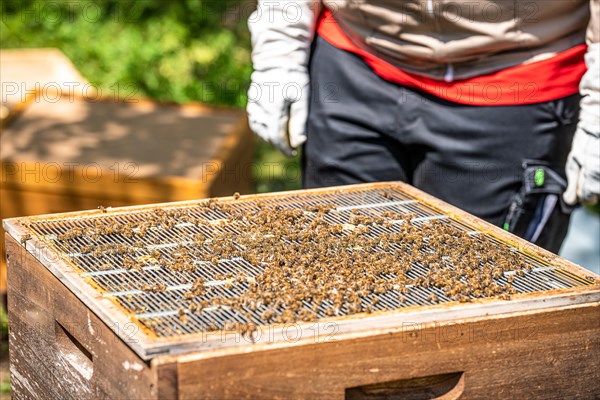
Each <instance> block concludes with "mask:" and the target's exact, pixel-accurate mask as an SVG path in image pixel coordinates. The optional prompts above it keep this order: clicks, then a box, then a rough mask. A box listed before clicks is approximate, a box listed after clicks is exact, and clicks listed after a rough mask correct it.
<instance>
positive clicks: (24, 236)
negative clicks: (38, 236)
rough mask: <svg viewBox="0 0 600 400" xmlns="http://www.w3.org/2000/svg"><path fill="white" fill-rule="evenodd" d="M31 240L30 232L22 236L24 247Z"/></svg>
mask: <svg viewBox="0 0 600 400" xmlns="http://www.w3.org/2000/svg"><path fill="white" fill-rule="evenodd" d="M29 240H31V235H30V234H29V233H27V234H25V235H23V236H21V244H22V245H23V247H27V242H28V241H29Z"/></svg>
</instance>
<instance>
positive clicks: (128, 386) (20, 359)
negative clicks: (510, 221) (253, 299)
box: [4, 183, 600, 399]
mask: <svg viewBox="0 0 600 400" xmlns="http://www.w3.org/2000/svg"><path fill="white" fill-rule="evenodd" d="M258 202H260V203H262V204H267V205H272V206H276V205H279V206H281V207H283V208H291V209H302V207H303V206H305V205H310V206H311V207H317V206H318V205H319V204H332V205H333V207H334V208H333V209H332V210H331V211H329V214H327V218H330V220H331V221H334V220H335V221H340V222H341V223H344V224H345V225H344V226H346V225H348V224H349V222H348V220H347V219H348V218H349V217H348V216H349V215H351V213H353V212H354V211H355V210H359V212H361V213H369V214H371V215H378V214H381V213H382V212H384V211H392V212H395V213H400V214H405V213H411V214H409V215H410V218H412V219H410V224H411V225H413V224H414V226H415V227H416V228H415V229H421V227H423V226H424V225H422V224H427V223H430V221H438V222H437V223H440V224H447V225H449V226H452V227H453V228H452V229H457V231H456V232H458V231H460V232H462V233H461V235H468V236H469V237H471V236H474V237H475V239H474V240H479V241H483V242H485V243H489V244H492V245H493V246H496V247H497V248H498V251H500V252H503V251H504V252H516V253H517V254H518V256H519V257H522V259H523V260H525V262H526V263H527V265H528V268H529V269H528V272H527V273H526V274H524V276H522V277H520V278H518V279H517V280H515V281H514V282H515V283H514V287H515V288H517V289H518V290H517V292H518V293H517V294H515V295H513V296H512V298H511V299H510V300H501V299H499V298H497V297H487V298H474V299H473V300H472V301H471V302H468V303H462V302H457V301H453V300H452V299H450V298H447V297H444V295H442V294H440V302H439V303H437V302H433V301H429V300H428V299H429V297H427V293H430V292H431V291H435V290H437V289H431V288H430V289H424V288H414V287H413V288H412V289H411V290H410V292H409V294H407V295H406V296H407V299H408V300H407V302H406V303H399V302H394V300H393V299H394V298H395V297H394V296H395V295H397V293H395V294H394V293H393V292H394V291H395V290H396V289H393V290H391V291H390V292H386V293H385V294H382V295H374V296H381V297H380V299H381V301H380V302H379V303H378V306H377V308H376V309H375V310H374V312H372V313H359V314H353V315H338V316H336V315H333V316H327V315H326V314H323V313H322V312H321V311H318V318H317V319H316V321H313V322H300V323H289V324H273V323H265V322H264V321H262V322H261V318H262V317H261V316H260V314H251V316H250V317H251V318H256V320H255V321H257V324H258V329H257V330H256V331H255V332H254V333H253V334H247V335H241V334H240V333H237V332H236V331H224V330H223V329H224V326H226V325H223V318H222V317H223V316H226V317H227V318H231V319H236V318H246V317H241V316H240V315H237V314H235V315H234V314H233V311H231V310H228V309H226V308H225V309H221V308H220V307H217V308H206V309H205V310H204V311H202V312H201V313H197V314H194V313H191V314H187V315H186V317H185V319H184V318H182V317H181V315H182V314H181V312H180V310H178V306H179V304H180V302H181V301H182V299H183V298H185V296H184V292H185V291H186V290H189V288H190V285H189V283H190V281H193V280H194V279H195V278H197V277H198V276H204V277H205V278H206V279H205V280H204V281H203V282H204V283H203V285H204V286H205V287H208V286H214V287H216V288H217V289H216V290H217V291H216V292H214V293H216V294H214V296H225V297H226V296H227V293H229V292H227V290H229V289H227V290H226V289H223V287H225V288H226V287H227V286H223V285H225V281H220V280H218V279H219V278H216V276H218V275H214V274H215V273H216V272H217V271H224V270H226V269H227V268H230V270H231V271H234V272H235V273H237V274H241V273H244V274H250V275H252V279H254V280H256V278H257V276H259V275H260V274H261V273H264V270H262V271H263V272H261V270H260V268H261V267H260V266H259V265H258V264H250V263H248V262H247V261H246V260H243V259H230V260H220V261H218V262H217V261H215V262H217V264H215V263H213V262H212V261H211V262H207V261H203V262H202V263H199V264H198V266H196V267H194V269H193V271H188V272H186V273H181V272H174V271H172V270H170V269H164V268H161V267H157V266H156V265H152V264H144V267H143V268H142V267H140V268H139V269H135V268H134V269H127V268H126V267H124V264H123V265H122V264H121V261H123V260H124V258H120V256H118V257H116V258H110V257H112V256H110V255H109V256H105V255H94V252H92V253H89V252H90V251H91V250H89V249H88V250H84V248H85V247H86V246H89V243H93V244H94V245H95V246H103V245H107V244H110V246H108V247H105V248H118V246H124V245H125V244H126V243H130V242H132V241H133V240H134V239H131V237H130V235H128V234H127V235H125V234H123V235H125V236H123V235H122V234H121V233H115V232H122V231H119V230H117V231H114V230H113V231H112V232H113V233H106V232H105V233H101V234H100V236H98V237H96V238H95V239H94V238H93V237H92V236H90V237H87V236H85V235H87V233H86V234H83V236H69V235H70V234H69V232H74V231H73V230H72V228H75V227H79V228H81V229H87V228H86V227H92V226H95V228H93V230H94V232H98V231H97V229H99V228H98V227H99V226H112V227H113V228H111V229H116V228H114V227H115V224H124V223H125V221H138V222H136V223H138V224H139V225H137V227H138V228H139V227H142V226H143V225H142V224H143V222H144V221H148V220H151V219H152V215H153V214H152V213H157V214H158V215H162V216H167V217H168V216H169V215H171V216H173V215H176V216H177V218H176V221H172V223H169V222H168V221H167V222H166V223H165V225H161V224H158V223H157V224H156V225H155V226H154V225H153V227H151V228H149V229H150V231H151V232H152V233H151V234H150V236H151V237H152V238H153V239H152V240H153V241H152V242H147V243H146V244H143V243H141V244H135V246H137V247H136V250H135V251H136V252H138V251H139V252H140V253H139V254H145V253H144V252H145V251H150V250H151V249H154V250H156V249H159V250H160V251H161V252H166V253H168V254H171V255H173V254H175V253H172V251H175V250H174V249H178V250H177V251H180V249H181V246H187V247H191V246H193V245H192V244H191V242H190V241H191V240H192V237H193V236H194V235H196V234H197V233H198V232H201V231H202V232H204V233H203V235H208V236H205V237H207V238H209V239H206V240H213V239H214V237H213V236H211V235H213V233H215V234H216V231H218V230H219V229H220V228H219V227H221V228H227V226H226V225H222V221H223V218H225V217H224V215H223V212H222V211H218V210H217V211H214V210H213V209H212V208H210V203H208V204H209V206H207V203H204V202H203V203H202V204H199V203H198V202H197V201H195V202H180V203H174V204H163V205H158V206H151V207H148V206H140V207H125V208H120V209H113V210H109V211H107V212H105V213H103V212H102V211H99V210H93V211H89V212H78V213H67V214H59V215H52V216H39V217H30V218H16V219H10V220H5V221H4V227H5V229H6V231H7V235H6V240H7V249H8V267H9V292H8V295H9V303H8V304H9V310H8V311H9V323H10V359H11V377H12V389H13V393H14V394H15V396H16V397H17V398H32V399H35V398H39V399H45V398H77V399H81V398H145V399H152V398H165V399H166V398H169V399H171V398H173V399H174V398H179V399H192V398H193V399H198V398H215V399H224V398H231V399H234V398H235V399H237V398H269V399H271V398H306V399H314V398H334V399H335V398H337V399H342V398H347V399H357V398H367V399H378V398H390V396H395V397H394V398H403V399H404V398H408V399H417V398H419V399H421V398H444V399H457V398H465V399H483V398H486V399H487V398H494V399H496V398H506V399H514V398H547V399H550V398H556V399H565V398H593V397H594V396H596V395H597V394H598V393H599V392H600V379H599V378H600V376H599V371H600V357H598V355H599V351H600V345H599V340H598V338H599V333H600V280H599V277H598V276H593V275H592V274H590V273H589V272H587V271H585V270H583V269H581V268H579V267H577V266H575V265H573V264H571V263H569V262H568V261H566V260H563V259H561V258H560V257H558V256H556V255H553V254H551V253H548V252H546V251H544V250H542V249H539V248H537V247H535V246H532V245H531V244H529V243H527V242H525V241H522V240H521V239H518V238H516V237H515V236H513V235H511V234H509V233H506V232H504V231H502V230H500V229H498V228H495V227H493V226H491V225H489V224H487V223H485V222H483V221H481V220H479V219H477V218H475V217H472V216H470V215H467V214H465V213H464V212H462V211H460V210H458V209H456V208H454V207H452V206H449V205H447V204H445V203H443V202H441V201H439V200H437V199H435V198H433V197H431V196H429V195H426V194H424V193H422V192H420V191H418V190H416V189H414V188H412V187H410V186H408V185H405V184H402V183H381V184H364V185H354V186H347V187H342V188H332V189H318V190H309V191H298V192H288V193H280V194H269V195H258V196H242V198H240V199H233V198H225V199H221V200H220V203H219V204H230V205H232V206H234V207H236V208H244V207H262V206H259V204H258ZM304 212H308V213H310V212H312V211H304ZM169 213H171V214H169ZM173 213H176V214H173ZM195 215H202V219H198V220H193V219H191V218H192V217H193V216H195ZM311 215H312V214H311ZM200 220H202V221H203V222H202V223H200V222H194V221H200ZM350 221H351V220H350ZM405 223H406V221H405ZM98 224H100V225H98ZM102 224H106V225H102ZM198 224H201V225H198ZM389 226H392V225H389ZM121 227H123V225H121ZM211 227H212V228H211ZM138 228H132V229H134V230H135V229H138ZM146 228H148V227H146ZM69 229H71V230H69ZM231 229H234V228H232V227H231ZM386 229H387V228H386ZM389 229H393V227H392V228H389ZM80 232H81V231H80ZM86 232H88V231H86ZM94 232H92V233H91V234H90V235H94V234H95V233H94ZM377 232H379V231H377ZM377 232H375V233H376V234H379V233H377ZM130 233H131V231H130ZM60 235H63V236H60ZM144 235H145V234H144ZM144 235H143V236H142V239H140V240H146V239H144V237H146V236H144ZM211 237H213V239H210V238H211ZM461 237H466V236H461ZM128 238H129V239H128ZM149 243H152V244H149ZM205 243H208V242H205ZM111 246H112V247H111ZM197 250H198V251H203V249H202V248H199V249H197ZM414 251H415V252H417V254H418V255H419V257H421V253H422V250H418V249H415V250H414ZM424 254H425V253H423V256H424ZM104 257H108V258H109V259H111V260H112V261H110V262H111V263H113V264H114V265H111V266H109V267H110V268H108V269H107V268H104V267H102V265H106V264H104V263H105V262H107V261H106V260H107V259H105V258H104ZM140 257H141V258H140V259H142V258H144V256H140ZM415 262H416V263H417V264H415V267H414V268H415V269H414V274H416V275H415V276H418V275H419V274H421V273H422V271H423V269H422V266H420V264H419V261H418V258H417V261H415ZM140 265H141V264H140ZM411 271H413V270H412V269H411ZM513 272H515V271H510V270H507V271H505V272H504V274H503V275H502V276H500V277H499V278H498V282H501V281H502V282H506V279H508V276H509V275H510V274H512V273H513ZM409 273H412V272H409ZM513 275H514V274H513ZM386 279H387V278H386ZM144 282H147V283H150V282H154V283H156V282H164V283H165V285H166V286H165V287H164V288H163V289H162V291H161V292H147V291H145V289H144V290H139V288H140V285H141V284H142V283H144ZM428 291H429V292H428ZM386 296H387V297H386ZM390 296H391V297H390ZM213 299H214V297H213ZM343 312H344V311H343V310H342V314H343ZM250 317H248V318H250ZM207 323H208V324H211V325H215V328H216V330H215V329H213V330H207V329H206V327H207V325H206V324H207Z"/></svg>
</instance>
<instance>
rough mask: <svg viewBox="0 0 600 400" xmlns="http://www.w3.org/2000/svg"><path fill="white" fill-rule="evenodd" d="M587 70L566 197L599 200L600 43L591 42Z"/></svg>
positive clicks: (569, 201) (574, 201) (570, 201)
mask: <svg viewBox="0 0 600 400" xmlns="http://www.w3.org/2000/svg"><path fill="white" fill-rule="evenodd" d="M585 63H586V65H587V67H588V70H587V72H586V73H585V74H584V75H583V77H582V78H581V83H580V85H579V91H580V92H581V95H582V98H581V112H580V114H579V124H578V125H577V130H576V131H575V136H574V137H573V144H572V146H571V152H570V153H569V156H568V158H567V168H566V173H567V182H568V183H567V190H566V191H565V193H564V194H563V200H564V201H565V203H567V204H571V205H575V204H577V203H579V202H581V203H583V204H596V203H597V202H598V199H599V197H600V43H597V42H596V43H588V49H587V52H586V54H585Z"/></svg>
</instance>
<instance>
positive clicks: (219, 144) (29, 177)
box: [0, 92, 253, 291]
mask: <svg viewBox="0 0 600 400" xmlns="http://www.w3.org/2000/svg"><path fill="white" fill-rule="evenodd" d="M252 143H253V138H252V135H251V133H250V131H249V130H248V128H247V124H246V119H245V113H244V112H243V111H241V110H231V109H217V108H212V107H208V106H203V105H198V104H190V105H183V106H177V105H163V104H157V103H154V102H151V101H147V100H141V99H128V100H120V101H115V100H113V99H111V98H85V97H81V96H77V95H72V94H68V93H63V94H60V93H52V92H46V93H40V94H39V95H38V96H37V97H33V98H30V99H29V101H28V104H27V107H26V109H25V111H23V113H22V115H21V116H20V117H19V118H18V119H17V120H15V121H14V122H13V123H12V124H11V125H10V126H9V127H8V128H7V129H4V130H3V131H2V133H1V135H0V148H1V150H0V161H1V177H0V179H1V182H2V187H1V188H0V199H1V206H0V217H1V218H9V217H16V216H24V215H34V214H47V213H55V212H66V211H74V210H85V209H92V208H96V207H98V206H104V207H109V206H112V207H116V206H125V205H134V204H148V203H158V202H170V201H180V200H190V199H197V198H203V197H208V196H223V195H230V194H232V193H234V192H236V191H237V192H240V193H248V192H249V191H250V181H251V162H252V157H253V154H252V152H253V146H252ZM4 270H5V269H4V268H1V266H0V291H1V290H2V289H3V288H4V287H5V283H4V282H5V272H4Z"/></svg>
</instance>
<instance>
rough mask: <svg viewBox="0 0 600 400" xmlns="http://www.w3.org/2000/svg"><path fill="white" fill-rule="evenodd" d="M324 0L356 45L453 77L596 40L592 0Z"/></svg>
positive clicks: (409, 67)
mask: <svg viewBox="0 0 600 400" xmlns="http://www.w3.org/2000/svg"><path fill="white" fill-rule="evenodd" d="M591 2H592V7H593V8H595V11H594V12H592V16H593V17H592V18H590V0H516V1H515V0H460V1H449V0H407V1H403V0H324V1H323V4H324V5H325V7H327V8H328V9H329V10H330V11H331V12H332V14H333V16H334V18H335V20H336V22H337V23H338V24H339V25H340V27H341V28H342V30H343V31H344V32H345V33H346V34H347V35H348V36H349V37H350V38H351V39H352V41H353V42H354V43H355V44H357V45H358V46H359V47H361V48H363V49H364V50H366V51H368V52H370V53H371V54H374V55H376V56H378V57H379V58H381V59H383V60H385V61H387V62H389V63H390V64H392V65H394V66H396V67H398V68H400V69H402V70H405V71H409V72H413V73H417V74H421V75H425V76H429V77H432V78H435V79H445V80H447V81H453V80H456V79H464V78H469V77H473V76H478V75H482V74H485V73H489V72H493V71H497V70H500V69H504V68H508V67H512V66H515V65H519V64H523V63H528V62H532V61H538V60H542V59H545V58H549V57H551V56H553V55H555V54H556V53H557V52H560V51H563V50H566V49H569V48H571V47H573V46H575V45H578V44H581V43H584V42H585V37H586V27H587V28H588V41H589V42H595V43H597V42H598V41H599V36H600V33H599V23H598V0H591Z"/></svg>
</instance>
